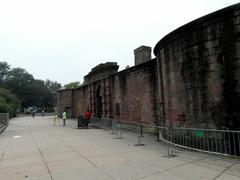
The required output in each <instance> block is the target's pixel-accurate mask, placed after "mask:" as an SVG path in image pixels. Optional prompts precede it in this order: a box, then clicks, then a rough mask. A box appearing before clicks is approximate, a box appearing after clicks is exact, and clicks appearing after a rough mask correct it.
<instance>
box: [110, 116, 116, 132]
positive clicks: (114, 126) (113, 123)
mask: <svg viewBox="0 0 240 180" xmlns="http://www.w3.org/2000/svg"><path fill="white" fill-rule="evenodd" d="M111 134H116V121H115V120H114V119H112V132H111Z"/></svg>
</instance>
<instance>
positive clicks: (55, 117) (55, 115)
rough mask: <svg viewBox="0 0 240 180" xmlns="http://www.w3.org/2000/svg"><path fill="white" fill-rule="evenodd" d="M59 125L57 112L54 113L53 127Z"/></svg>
mask: <svg viewBox="0 0 240 180" xmlns="http://www.w3.org/2000/svg"><path fill="white" fill-rule="evenodd" d="M58 124H59V119H58V113H57V111H55V112H54V122H53V126H56V125H58Z"/></svg>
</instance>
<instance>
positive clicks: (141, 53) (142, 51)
mask: <svg viewBox="0 0 240 180" xmlns="http://www.w3.org/2000/svg"><path fill="white" fill-rule="evenodd" d="M151 52H152V48H151V47H148V46H140V47H139V48H137V49H135V50H134V57H135V66H136V65H138V64H142V63H144V62H147V61H150V60H151V59H152V57H151Z"/></svg>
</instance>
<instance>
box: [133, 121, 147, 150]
mask: <svg viewBox="0 0 240 180" xmlns="http://www.w3.org/2000/svg"><path fill="white" fill-rule="evenodd" d="M138 129H139V132H140V134H139V135H138V137H137V141H138V143H137V144H135V145H134V146H145V144H143V143H142V137H143V135H142V134H143V126H142V124H140V123H138Z"/></svg>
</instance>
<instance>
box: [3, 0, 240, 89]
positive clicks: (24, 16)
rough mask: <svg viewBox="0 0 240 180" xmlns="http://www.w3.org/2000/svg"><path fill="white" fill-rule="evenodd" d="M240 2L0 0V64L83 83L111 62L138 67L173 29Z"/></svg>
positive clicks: (37, 74) (50, 77)
mask: <svg viewBox="0 0 240 180" xmlns="http://www.w3.org/2000/svg"><path fill="white" fill-rule="evenodd" d="M238 2H240V0H0V60H1V61H7V62H8V63H9V64H10V65H11V66H12V67H22V68H24V69H26V70H27V71H28V72H29V73H31V74H33V76H34V77H35V78H37V79H42V80H46V79H50V80H52V81H58V82H60V83H62V84H66V83H68V82H71V81H80V82H81V83H82V82H83V76H84V75H86V74H87V73H88V72H89V71H90V70H91V68H93V67H94V66H96V65H98V64H99V63H104V62H107V61H114V62H117V63H118V64H119V65H120V70H121V69H124V68H125V67H126V66H127V65H129V66H133V64H134V54H133V50H134V49H135V48H137V47H139V46H141V45H147V46H151V47H152V48H154V46H155V45H156V43H157V42H158V41H159V40H160V39H161V38H162V37H164V36H165V35H166V34H168V33H170V32H171V31H173V30H174V29H176V28H178V27H179V26H182V25H184V24H186V23H188V22H190V21H192V20H194V19H196V18H199V17H201V16H203V15H206V14H208V13H211V12H213V11H216V10H218V9H221V8H224V7H226V6H229V5H232V4H235V3H238Z"/></svg>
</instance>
